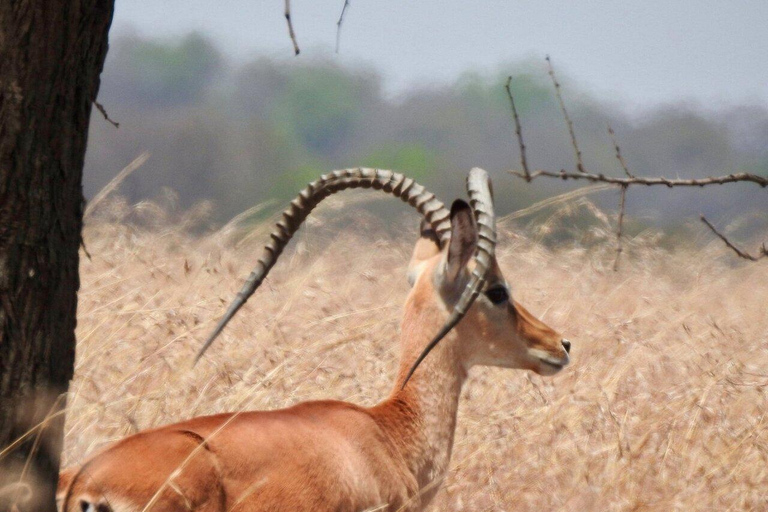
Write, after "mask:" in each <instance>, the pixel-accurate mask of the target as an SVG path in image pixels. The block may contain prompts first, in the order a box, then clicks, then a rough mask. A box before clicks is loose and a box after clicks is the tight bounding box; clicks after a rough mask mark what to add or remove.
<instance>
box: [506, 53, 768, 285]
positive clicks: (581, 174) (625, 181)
mask: <svg viewBox="0 0 768 512" xmlns="http://www.w3.org/2000/svg"><path fill="white" fill-rule="evenodd" d="M546 60H547V67H548V73H549V76H550V77H551V78H552V84H553V85H554V88H555V94H556V95H557V100H558V102H559V103H560V111H561V112H562V114H563V117H564V118H565V122H566V124H567V126H568V132H569V133H570V136H571V145H572V146H573V149H574V152H575V155H576V170H577V171H578V172H568V171H566V170H565V169H561V170H560V171H559V172H553V171H547V170H536V171H534V172H531V171H530V168H529V167H528V162H527V160H526V156H525V144H524V143H523V131H522V126H521V123H520V117H519V115H518V113H517V108H516V106H515V100H514V96H513V94H512V87H511V85H512V77H509V78H508V79H507V83H506V85H505V88H506V90H507V96H508V97H509V102H510V105H511V107H512V117H513V118H514V121H515V134H516V135H517V142H518V144H519V146H520V163H521V165H522V168H523V170H522V172H521V171H515V170H511V171H508V172H509V173H510V174H512V175H514V176H517V177H520V178H523V179H524V180H525V181H527V182H531V181H533V180H534V179H536V178H538V177H539V176H544V177H547V178H559V179H562V180H587V181H590V182H593V183H608V184H611V185H615V186H617V187H619V188H620V189H621V196H620V199H619V215H618V222H617V227H616V259H615V261H614V264H613V270H614V271H616V270H618V268H619V258H620V257H621V253H622V251H623V246H622V232H623V224H624V213H625V205H626V196H627V189H629V187H630V186H632V185H645V186H655V185H665V186H667V187H669V188H672V187H705V186H708V185H724V184H727V183H742V182H750V183H756V184H758V185H760V186H761V187H763V188H765V187H768V177H764V176H759V175H757V174H752V173H746V172H739V173H732V174H727V175H723V176H711V177H708V178H695V179H682V178H665V177H642V176H635V175H634V174H632V173H631V172H630V171H629V167H628V166H627V163H626V161H625V160H624V156H623V155H622V153H621V148H620V147H619V145H618V143H617V142H616V134H615V133H614V131H613V129H612V128H611V127H610V126H609V127H608V134H609V135H610V137H611V142H612V143H613V147H614V150H615V151H616V159H617V160H618V161H619V163H620V164H621V168H622V169H623V170H624V174H625V175H626V177H614V176H606V175H604V174H601V173H599V174H596V173H591V172H587V170H586V169H585V167H584V163H583V161H582V158H581V150H580V149H579V146H578V143H577V142H576V134H575V131H574V128H573V122H572V121H571V118H570V116H569V115H568V110H567V109H566V107H565V102H564V101H563V96H562V94H561V92H560V83H559V82H558V81H557V77H556V76H555V70H554V67H553V66H552V61H551V59H550V58H549V56H547V58H546ZM701 220H702V222H704V224H706V225H707V227H709V229H710V230H712V232H713V233H715V235H717V236H718V237H719V238H720V239H721V240H723V242H725V244H726V245H727V246H728V247H729V248H730V249H732V250H733V251H734V252H735V253H736V254H737V255H738V256H739V257H741V258H744V259H747V260H750V261H757V260H759V259H761V258H764V257H768V247H766V244H763V245H762V247H761V248H760V253H759V255H758V256H753V255H752V254H750V253H748V252H745V251H743V250H741V249H739V248H738V247H736V246H735V245H734V244H733V243H731V242H730V241H729V240H728V239H727V238H726V237H725V236H724V235H723V234H722V233H720V232H719V231H717V230H716V229H715V227H714V226H713V225H712V224H710V223H709V221H707V219H706V218H705V217H704V216H703V215H702V216H701Z"/></svg>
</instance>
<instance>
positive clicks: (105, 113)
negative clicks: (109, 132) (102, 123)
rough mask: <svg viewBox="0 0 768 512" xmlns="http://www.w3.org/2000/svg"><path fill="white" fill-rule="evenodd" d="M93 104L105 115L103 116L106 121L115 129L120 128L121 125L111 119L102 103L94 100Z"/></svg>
mask: <svg viewBox="0 0 768 512" xmlns="http://www.w3.org/2000/svg"><path fill="white" fill-rule="evenodd" d="M93 104H94V105H96V109H97V110H98V111H99V112H101V115H103V116H104V119H106V120H107V121H108V122H109V124H111V125H112V126H114V127H115V128H120V123H118V122H115V121H113V120H112V119H111V118H110V117H109V114H107V109H105V108H104V105H102V104H101V103H99V102H98V101H96V100H93Z"/></svg>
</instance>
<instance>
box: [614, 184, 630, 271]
mask: <svg viewBox="0 0 768 512" xmlns="http://www.w3.org/2000/svg"><path fill="white" fill-rule="evenodd" d="M628 187H629V185H622V186H621V197H620V198H619V222H618V225H617V227H616V259H615V260H613V271H614V272H616V271H617V270H619V258H621V252H622V251H623V250H624V248H623V247H622V245H621V232H622V229H623V228H624V206H625V204H626V201H627V188H628Z"/></svg>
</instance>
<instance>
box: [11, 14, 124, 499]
mask: <svg viewBox="0 0 768 512" xmlns="http://www.w3.org/2000/svg"><path fill="white" fill-rule="evenodd" d="M113 7H114V0H2V1H0V450H2V449H3V448H5V447H7V446H8V445H9V444H10V443H12V442H14V441H15V440H17V439H18V438H19V437H20V436H22V435H24V434H25V433H26V432H28V431H29V430H30V428H33V427H34V426H35V425H38V424H39V423H41V422H44V423H45V425H44V428H40V429H37V430H33V435H30V436H28V438H27V439H26V440H25V441H24V442H22V443H19V444H18V446H17V447H15V448H14V449H13V450H11V451H10V452H9V453H6V454H4V455H3V456H2V459H1V460H0V510H13V509H14V507H16V508H17V509H18V510H20V511H35V512H38V511H40V512H46V511H53V510H55V501H54V492H55V483H56V480H57V479H58V471H59V454H60V451H61V444H62V437H63V432H62V430H63V414H61V413H60V412H59V411H61V410H62V409H63V407H64V405H65V397H66V391H67V387H68V385H69V380H70V379H71V377H72V372H73V368H74V354H75V332H74V331H75V323H76V317H75V313H76V308H77V290H78V287H79V278H78V247H79V243H80V236H81V234H80V230H81V225H82V212H83V196H82V187H81V178H82V170H83V159H84V156H85V148H86V139H87V133H88V121H89V119H90V113H91V105H92V102H93V100H94V99H95V98H96V94H97V92H98V88H99V75H100V73H101V69H102V66H103V64H104V58H105V56H106V52H107V33H108V30H109V25H110V23H111V21H112V12H113ZM57 413H58V414H57ZM51 415H53V416H52V419H50V421H47V422H46V418H47V417H51ZM19 483H21V485H19ZM26 484H29V485H31V486H33V487H34V488H35V492H34V493H33V496H32V497H31V498H29V499H26V501H25V498H27V495H29V494H30V493H29V492H28V491H26V490H24V488H25V487H26ZM17 490H21V491H20V492H17Z"/></svg>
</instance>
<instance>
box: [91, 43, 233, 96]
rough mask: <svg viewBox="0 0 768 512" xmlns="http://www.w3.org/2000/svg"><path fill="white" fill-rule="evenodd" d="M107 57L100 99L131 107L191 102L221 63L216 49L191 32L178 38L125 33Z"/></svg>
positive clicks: (219, 69) (213, 76)
mask: <svg viewBox="0 0 768 512" xmlns="http://www.w3.org/2000/svg"><path fill="white" fill-rule="evenodd" d="M109 59H110V66H109V67H108V68H107V69H108V71H107V72H106V73H104V76H103V82H104V85H105V87H104V90H105V92H106V94H105V95H104V96H103V99H104V101H106V102H108V103H109V104H110V105H130V106H131V107H132V108H136V107H143V108H147V107H152V108H155V107H172V106H180V105H186V104H189V103H191V102H194V101H196V100H198V99H200V97H201V96H202V95H203V94H204V92H205V91H206V89H207V87H208V85H209V84H210V83H211V81H212V80H213V79H215V78H216V76H217V74H218V73H220V72H221V71H222V68H223V58H222V57H221V54H220V53H219V51H218V50H217V49H216V48H215V47H214V46H213V44H212V43H211V42H210V41H209V40H208V39H206V38H205V37H203V36H202V35H200V34H197V33H194V32H193V33H191V34H188V35H186V36H184V37H183V38H182V39H180V40H179V41H177V42H166V41H160V40H147V39H137V38H124V39H121V40H119V41H118V44H117V45H116V48H115V51H114V52H111V53H110V57H109Z"/></svg>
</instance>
